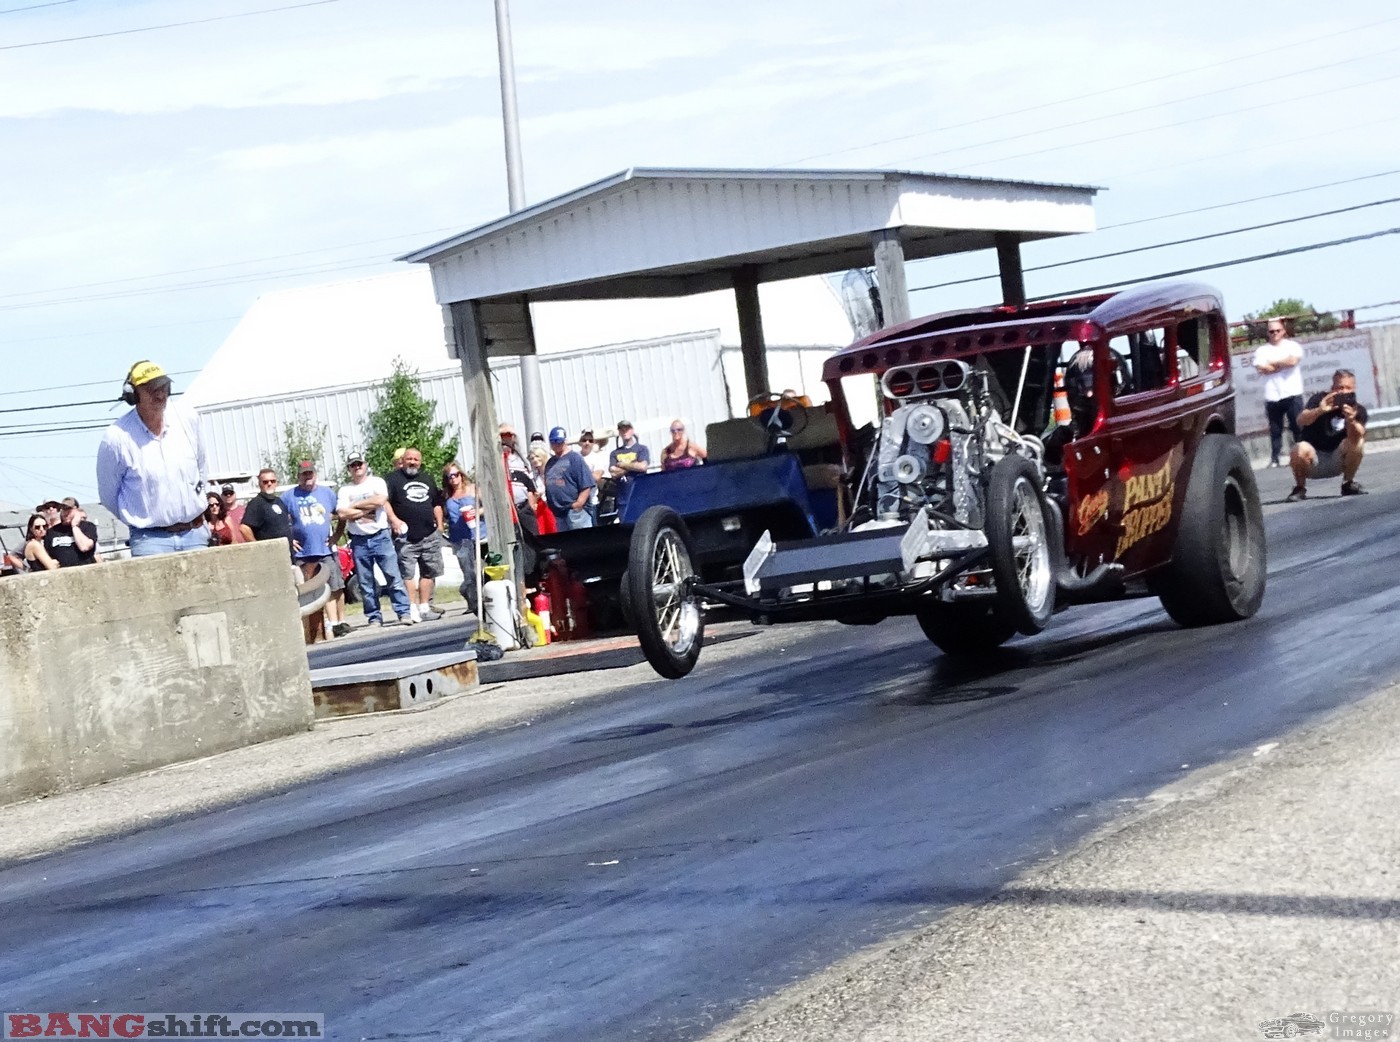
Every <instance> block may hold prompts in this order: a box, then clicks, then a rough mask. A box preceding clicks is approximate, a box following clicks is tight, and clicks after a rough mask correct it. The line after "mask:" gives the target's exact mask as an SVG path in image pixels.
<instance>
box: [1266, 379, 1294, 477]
mask: <svg viewBox="0 0 1400 1042" xmlns="http://www.w3.org/2000/svg"><path fill="white" fill-rule="evenodd" d="M1302 411H1303V396H1302V395H1301V394H1295V395H1294V396H1293V397H1291V398H1280V399H1279V400H1278V401H1276V402H1265V403H1264V415H1265V416H1267V417H1268V418H1269V452H1270V456H1269V459H1271V460H1272V461H1273V462H1275V463H1277V462H1278V461H1279V453H1281V452H1282V451H1283V425H1284V423H1285V422H1286V423H1287V424H1288V433H1289V434H1291V435H1293V444H1294V445H1297V444H1298V437H1299V435H1298V414H1299V413H1300V412H1302Z"/></svg>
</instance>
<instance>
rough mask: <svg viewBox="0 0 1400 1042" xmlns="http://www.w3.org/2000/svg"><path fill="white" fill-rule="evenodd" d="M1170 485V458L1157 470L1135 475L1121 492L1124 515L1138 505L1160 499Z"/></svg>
mask: <svg viewBox="0 0 1400 1042" xmlns="http://www.w3.org/2000/svg"><path fill="white" fill-rule="evenodd" d="M1171 484H1172V461H1171V457H1168V458H1167V461H1166V462H1165V463H1163V464H1162V465H1161V467H1159V468H1158V469H1157V470H1154V471H1151V472H1150V473H1147V474H1136V475H1134V476H1133V477H1130V478H1129V479H1128V483H1127V486H1126V488H1125V489H1124V492H1123V512H1124V513H1125V514H1126V513H1127V512H1128V511H1129V510H1131V509H1133V507H1135V506H1137V505H1138V504H1139V503H1150V502H1152V501H1154V500H1157V499H1161V498H1162V495H1163V493H1165V492H1166V491H1167V489H1169V488H1171Z"/></svg>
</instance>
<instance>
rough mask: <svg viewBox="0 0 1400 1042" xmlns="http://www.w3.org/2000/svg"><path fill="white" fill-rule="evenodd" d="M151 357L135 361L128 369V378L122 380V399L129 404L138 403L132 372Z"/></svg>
mask: <svg viewBox="0 0 1400 1042" xmlns="http://www.w3.org/2000/svg"><path fill="white" fill-rule="evenodd" d="M149 361H150V359H147V358H143V359H141V361H139V362H133V363H132V364H131V368H130V369H128V370H127V371H126V378H125V379H123V380H122V399H121V400H122V401H124V402H126V404H127V405H135V404H136V388H135V387H133V386H131V374H132V373H134V372H136V367H137V366H138V365H145V364H146V363H147V362H149Z"/></svg>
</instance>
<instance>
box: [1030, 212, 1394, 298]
mask: <svg viewBox="0 0 1400 1042" xmlns="http://www.w3.org/2000/svg"><path fill="white" fill-rule="evenodd" d="M1385 235H1400V228H1386V229H1385V230H1384V231H1379V232H1366V233H1365V234H1362V235H1349V236H1347V237H1346V238H1345V239H1332V240H1330V241H1328V242H1315V243H1310V244H1309V245H1307V246H1293V247H1290V248H1289V249H1286V250H1275V251H1274V252H1272V253H1257V254H1255V255H1254V256H1252V257H1236V258H1235V259H1234V260H1227V261H1217V262H1216V263H1214V264H1198V265H1196V266H1195V267H1191V268H1178V269H1177V270H1176V271H1162V272H1158V273H1157V274H1156V275H1139V276H1136V277H1134V278H1128V279H1119V280H1118V281H1116V282H1105V283H1102V284H1100V285H1098V286H1083V287H1081V288H1079V289H1070V290H1062V291H1061V292H1059V293H1049V294H1045V295H1043V296H1039V297H1031V298H1030V299H1031V300H1059V299H1060V298H1062V297H1073V296H1077V295H1078V294H1081V293H1094V292H1097V291H1098V290H1101V289H1113V288H1114V287H1116V286H1126V285H1130V284H1136V283H1139V282H1155V281H1156V280H1158V279H1173V278H1176V277H1177V276H1179V275H1194V274H1195V273H1196V272H1199V271H1214V270H1216V269H1217V268H1233V267H1236V266H1237V265H1240V264H1253V263H1254V262H1255V261H1262V260H1273V259H1274V258H1276V257H1287V256H1290V255H1291V254H1294V253H1308V252H1309V251H1311V250H1325V249H1328V248H1329V247H1332V246H1345V245H1347V244H1349V243H1353V242H1364V241H1365V240H1367V239H1379V238H1381V237H1382V236H1385Z"/></svg>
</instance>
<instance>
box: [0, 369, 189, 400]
mask: <svg viewBox="0 0 1400 1042" xmlns="http://www.w3.org/2000/svg"><path fill="white" fill-rule="evenodd" d="M199 371H200V370H198V369H181V370H179V371H178V372H172V373H166V374H165V375H166V376H189V375H191V374H192V373H197V372H199ZM115 383H116V381H115V380H87V381H85V382H83V383H76V384H52V385H50V386H48V387H26V388H25V389H24V390H21V391H0V397H3V396H5V395H13V394H40V393H42V392H44V391H68V390H72V389H73V388H74V387H103V386H108V387H110V386H111V385H112V384H115Z"/></svg>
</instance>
